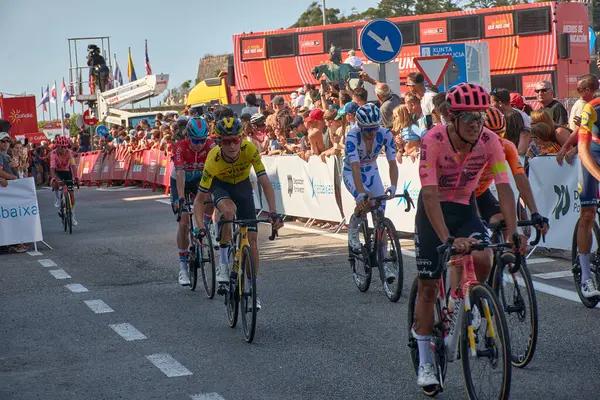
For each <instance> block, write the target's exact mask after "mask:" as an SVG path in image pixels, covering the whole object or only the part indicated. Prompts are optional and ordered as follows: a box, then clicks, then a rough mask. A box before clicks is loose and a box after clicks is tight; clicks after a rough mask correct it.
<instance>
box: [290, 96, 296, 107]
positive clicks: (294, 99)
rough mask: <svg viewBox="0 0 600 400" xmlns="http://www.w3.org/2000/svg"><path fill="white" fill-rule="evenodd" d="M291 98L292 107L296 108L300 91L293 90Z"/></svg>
mask: <svg viewBox="0 0 600 400" xmlns="http://www.w3.org/2000/svg"><path fill="white" fill-rule="evenodd" d="M290 98H291V99H292V101H291V106H292V108H295V107H296V100H297V99H298V93H296V92H292V94H290Z"/></svg>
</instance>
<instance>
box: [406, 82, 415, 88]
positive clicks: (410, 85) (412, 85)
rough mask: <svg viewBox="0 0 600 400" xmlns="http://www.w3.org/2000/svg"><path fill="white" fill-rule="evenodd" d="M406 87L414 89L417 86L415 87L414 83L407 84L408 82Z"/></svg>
mask: <svg viewBox="0 0 600 400" xmlns="http://www.w3.org/2000/svg"><path fill="white" fill-rule="evenodd" d="M406 86H408V87H415V86H417V85H415V84H414V83H408V82H406Z"/></svg>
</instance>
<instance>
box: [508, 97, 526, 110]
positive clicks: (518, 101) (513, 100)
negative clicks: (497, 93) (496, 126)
mask: <svg viewBox="0 0 600 400" xmlns="http://www.w3.org/2000/svg"><path fill="white" fill-rule="evenodd" d="M510 105H511V106H513V107H516V108H518V109H519V110H520V109H522V108H523V107H525V101H523V96H521V95H520V94H519V93H511V94H510Z"/></svg>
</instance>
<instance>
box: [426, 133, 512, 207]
mask: <svg viewBox="0 0 600 400" xmlns="http://www.w3.org/2000/svg"><path fill="white" fill-rule="evenodd" d="M488 162H489V165H490V169H491V171H492V174H493V175H494V180H495V181H496V183H509V182H510V181H509V178H508V169H507V167H506V158H505V156H504V149H503V147H502V144H501V143H500V140H499V138H498V135H496V134H494V133H493V132H491V131H489V130H488V129H487V128H483V132H482V133H481V136H480V137H479V140H478V141H477V143H476V144H475V146H474V147H473V150H472V151H471V153H470V154H468V155H467V156H466V157H465V159H464V160H462V161H461V160H460V157H459V154H458V153H457V152H456V150H455V149H454V147H453V146H452V143H451V142H450V139H449V136H448V132H447V127H446V126H445V125H437V126H436V127H434V128H432V129H431V130H430V131H429V132H428V133H427V135H425V137H424V138H423V144H422V145H421V163H420V166H419V176H420V177H421V186H423V187H424V186H437V187H438V193H439V195H440V202H452V203H461V204H469V202H470V199H471V195H472V194H473V192H474V191H475V189H476V188H477V183H478V182H479V177H480V176H481V174H483V172H484V171H485V168H484V166H485V165H486V164H487V163H488Z"/></svg>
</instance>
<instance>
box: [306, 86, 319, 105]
mask: <svg viewBox="0 0 600 400" xmlns="http://www.w3.org/2000/svg"><path fill="white" fill-rule="evenodd" d="M314 90H315V87H314V85H311V84H310V83H307V84H305V85H304V92H305V93H306V95H305V97H304V107H306V108H307V109H309V110H312V109H313V108H314V107H312V105H313V102H314V99H313V98H312V97H311V95H312V93H313V91H314ZM317 94H318V92H317Z"/></svg>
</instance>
